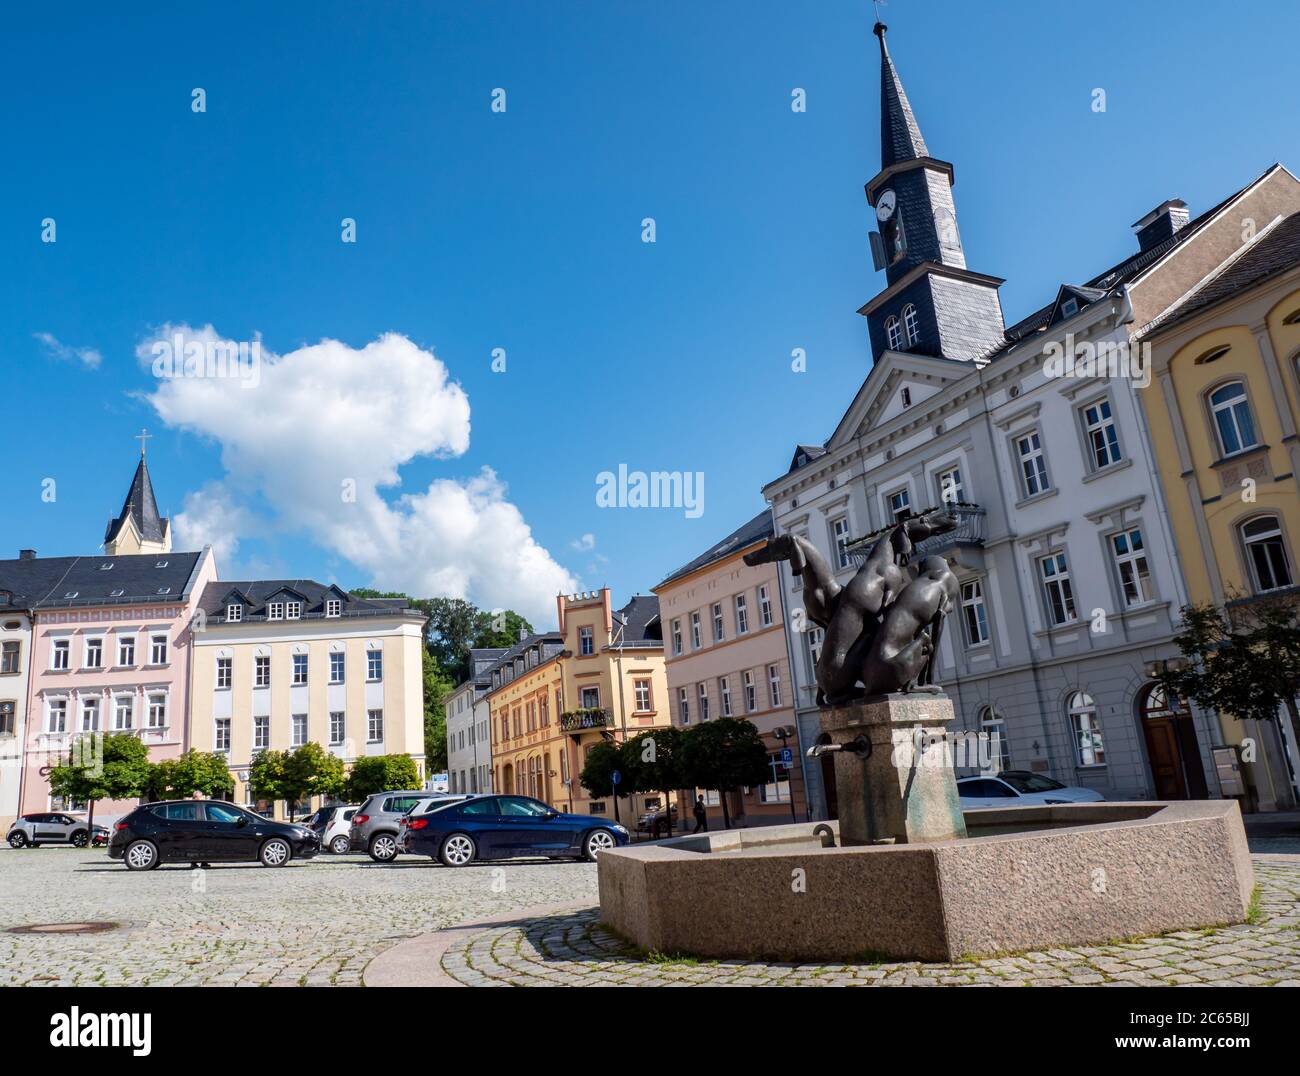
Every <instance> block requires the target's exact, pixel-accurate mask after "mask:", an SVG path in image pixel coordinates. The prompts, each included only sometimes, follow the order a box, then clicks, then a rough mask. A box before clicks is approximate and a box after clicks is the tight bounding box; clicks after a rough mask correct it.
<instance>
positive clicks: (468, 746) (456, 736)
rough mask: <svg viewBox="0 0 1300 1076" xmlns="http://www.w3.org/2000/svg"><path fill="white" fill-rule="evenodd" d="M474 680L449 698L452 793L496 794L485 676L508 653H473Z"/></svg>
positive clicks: (448, 725)
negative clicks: (493, 783) (492, 792)
mask: <svg viewBox="0 0 1300 1076" xmlns="http://www.w3.org/2000/svg"><path fill="white" fill-rule="evenodd" d="M469 653H470V663H471V667H472V670H473V671H472V673H471V675H470V678H469V679H468V680H466V681H465V682H464V683H463V684H461V685H459V686H458V687H457V688H456V690H455V691H453V692H452V693H451V694H450V695H449V696H448V697H447V784H448V791H450V792H491V791H492V734H491V726H490V725H489V721H490V716H489V713H488V702H487V692H488V690H489V689H490V688H491V686H492V682H491V679H490V678H489V677H487V676H485V675H483V674H485V673H486V671H487V670H488V669H489V668H490V667H491V666H492V664H493V663H494V662H495V661H496V660H497V659H498V658H499V657H501V655H502V654H504V653H505V650H471V651H470V652H469Z"/></svg>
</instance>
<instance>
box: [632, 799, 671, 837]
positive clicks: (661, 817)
mask: <svg viewBox="0 0 1300 1076" xmlns="http://www.w3.org/2000/svg"><path fill="white" fill-rule="evenodd" d="M668 810H670V811H671V812H672V823H673V828H676V826H677V804H675V803H673V804H670V805H669V808H668ZM636 828H637V832H638V833H649V834H650V835H651V836H652V837H657V836H659V831H660V830H665V829H667V828H668V815H667V813H666V812H665V811H664V809H663V808H662V807H660V808H658V809H656V810H653V811H646V812H645V813H644V814H642V815H641V817H640V818H638V819H637V820H636Z"/></svg>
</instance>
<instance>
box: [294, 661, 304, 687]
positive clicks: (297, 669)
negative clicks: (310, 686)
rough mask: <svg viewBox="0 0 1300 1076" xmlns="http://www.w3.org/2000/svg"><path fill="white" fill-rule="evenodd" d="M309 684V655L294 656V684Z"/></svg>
mask: <svg viewBox="0 0 1300 1076" xmlns="http://www.w3.org/2000/svg"><path fill="white" fill-rule="evenodd" d="M306 682H307V655H306V654H294V655H293V683H295V684H305V683H306Z"/></svg>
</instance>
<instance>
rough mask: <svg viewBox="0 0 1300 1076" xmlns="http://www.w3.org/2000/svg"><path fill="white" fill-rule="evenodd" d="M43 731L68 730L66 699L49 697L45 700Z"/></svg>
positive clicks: (57, 731) (56, 731)
mask: <svg viewBox="0 0 1300 1076" xmlns="http://www.w3.org/2000/svg"><path fill="white" fill-rule="evenodd" d="M45 731H46V732H53V733H60V732H67V731H68V700H67V699H49V700H47V701H46V704H45Z"/></svg>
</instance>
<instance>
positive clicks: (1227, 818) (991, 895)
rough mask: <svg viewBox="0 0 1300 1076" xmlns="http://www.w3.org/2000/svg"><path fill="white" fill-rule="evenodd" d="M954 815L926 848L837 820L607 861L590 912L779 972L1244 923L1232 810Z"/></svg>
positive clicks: (703, 839) (1239, 844)
mask: <svg viewBox="0 0 1300 1076" xmlns="http://www.w3.org/2000/svg"><path fill="white" fill-rule="evenodd" d="M964 817H965V822H966V829H967V833H968V836H967V837H965V838H959V839H952V840H941V841H933V842H925V843H910V844H867V845H856V846H852V847H841V846H840V840H839V828H838V823H835V822H830V823H821V824H815V823H811V822H808V823H798V824H790V825H783V826H764V827H761V828H757V829H744V830H727V831H722V832H714V833H702V834H699V835H697V836H687V837H678V838H675V839H672V840H668V841H664V842H661V843H658V844H653V845H645V846H642V847H635V846H633V847H627V848H618V849H613V850H611V851H608V852H604V853H602V855H601V856H600V858H599V861H598V864H597V870H598V876H599V885H600V909H601V918H602V920H603V921H604V922H605V923H606V924H607V925H609V926H610V927H612V928H613V929H614V930H616V931H618V932H619V933H620V934H622V935H623V936H624V937H627V938H629V939H630V940H631V941H633V942H634V943H635V944H636V945H638V946H639V947H641V948H642V949H645V950H647V951H655V952H661V953H667V954H682V955H690V956H696V957H705V958H724V959H725V958H744V959H766V960H782V961H826V960H843V961H852V960H862V959H882V958H883V959H894V960H924V961H953V960H959V959H962V958H963V957H969V956H988V955H993V954H997V953H1006V952H1016V951H1021V950H1033V949H1050V948H1057V947H1061V946H1075V945H1089V944H1104V943H1106V942H1111V941H1114V940H1116V939H1120V938H1127V937H1133V936H1146V935H1152V934H1159V933H1163V932H1166V931H1173V930H1187V929H1194V928H1199V927H1209V926H1219V925H1224V924H1229V923H1238V922H1241V921H1243V920H1244V919H1245V918H1246V915H1247V909H1248V907H1249V904H1250V900H1251V894H1252V890H1253V888H1254V876H1253V873H1252V870H1251V863H1250V855H1249V852H1248V849H1247V846H1246V834H1245V830H1244V828H1243V826H1242V821H1241V814H1240V811H1239V810H1238V808H1237V804H1236V802H1235V801H1232V800H1204V801H1200V800H1198V801H1182V802H1169V803H1160V802H1143V803H1088V804H1066V805H1059V806H1049V807H1019V808H991V809H988V810H972V811H966V812H964ZM815 825H821V826H822V827H825V828H823V830H822V834H823V835H824V836H815V835H814V834H813V829H814V826H815ZM828 838H829V839H833V840H834V842H835V846H834V847H825V846H824V844H823V841H824V840H826V839H828Z"/></svg>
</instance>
